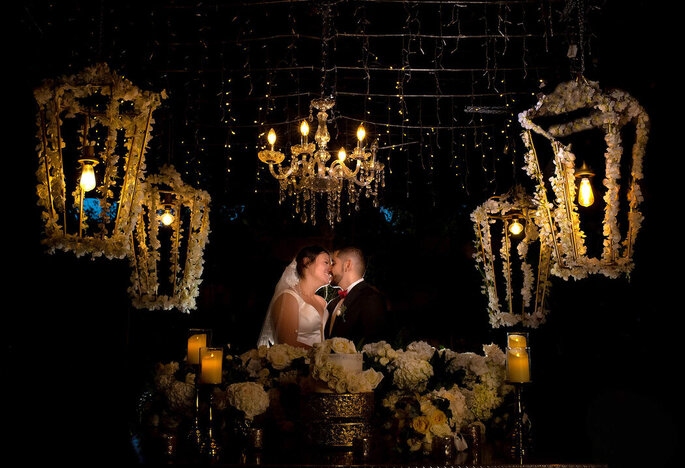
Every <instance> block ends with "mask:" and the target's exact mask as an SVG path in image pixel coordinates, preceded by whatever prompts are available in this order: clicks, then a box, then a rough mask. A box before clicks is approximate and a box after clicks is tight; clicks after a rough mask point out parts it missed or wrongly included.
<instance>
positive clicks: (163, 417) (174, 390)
mask: <svg viewBox="0 0 685 468" xmlns="http://www.w3.org/2000/svg"><path fill="white" fill-rule="evenodd" d="M194 397H195V374H194V373H192V372H187V371H185V370H184V369H182V368H181V365H180V364H179V363H178V362H176V361H171V362H169V363H161V362H160V363H157V364H156V365H155V369H154V374H153V377H152V383H151V385H150V387H149V389H147V390H146V391H144V392H143V394H142V396H141V398H140V400H139V402H138V419H139V421H138V422H139V424H140V425H141V427H140V429H141V430H143V431H144V432H149V431H154V432H160V433H174V432H176V431H177V430H178V429H179V427H180V426H181V425H182V424H183V422H184V421H187V420H189V419H190V418H191V417H192V414H193V408H194Z"/></svg>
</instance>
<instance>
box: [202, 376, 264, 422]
mask: <svg viewBox="0 0 685 468" xmlns="http://www.w3.org/2000/svg"><path fill="white" fill-rule="evenodd" d="M214 396H215V402H216V407H217V409H218V410H220V411H222V410H225V409H227V408H233V409H235V410H237V411H239V412H240V413H241V414H242V415H244V417H245V419H246V420H248V421H252V420H253V419H254V418H255V417H256V416H259V415H261V414H264V413H265V412H266V410H267V409H269V403H270V399H269V394H268V393H267V392H266V390H264V387H263V386H262V385H260V384H258V383H256V382H238V383H233V384H230V385H229V386H228V387H227V388H226V390H225V391H224V390H221V389H215V394H214Z"/></svg>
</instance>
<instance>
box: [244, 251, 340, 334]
mask: <svg viewBox="0 0 685 468" xmlns="http://www.w3.org/2000/svg"><path fill="white" fill-rule="evenodd" d="M298 282H299V278H298V277H297V273H296V271H295V262H294V261H293V262H292V263H291V264H290V265H288V266H287V267H286V269H285V271H284V272H283V275H281V279H280V280H279V281H278V284H276V289H275V291H274V295H273V297H272V298H271V302H270V303H269V308H268V310H267V312H266V317H265V319H264V324H263V325H262V331H261V333H260V334H259V339H258V340H257V346H262V345H264V346H272V345H274V344H278V333H276V330H277V324H276V323H274V319H273V313H272V309H273V307H274V303H275V302H276V299H278V298H279V297H281V296H282V295H283V294H290V295H291V296H293V297H294V298H295V299H296V300H297V305H298V324H297V341H298V342H299V343H303V344H306V345H309V346H313V345H314V344H315V343H321V342H322V341H323V333H324V331H323V330H324V326H325V324H326V321H327V320H328V311H327V310H326V309H324V314H323V316H321V315H320V314H319V311H318V310H316V307H314V306H313V305H311V304H309V303H308V302H306V301H305V300H304V299H303V298H302V296H300V295H299V294H298V293H297V291H296V290H295V285H297V283H298Z"/></svg>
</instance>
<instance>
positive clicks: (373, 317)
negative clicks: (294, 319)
mask: <svg viewBox="0 0 685 468" xmlns="http://www.w3.org/2000/svg"><path fill="white" fill-rule="evenodd" d="M331 260H332V264H331V276H332V279H331V284H332V285H333V286H339V287H340V288H341V289H340V290H339V291H338V297H336V298H334V299H333V300H331V301H330V302H329V303H328V306H327V307H328V313H329V319H328V323H326V329H325V334H326V336H327V337H342V338H347V339H349V340H351V341H353V342H354V343H355V344H357V345H359V344H360V343H364V344H365V343H373V342H376V341H380V340H389V339H390V337H389V336H386V335H387V334H388V328H387V325H388V324H387V317H386V315H387V307H386V302H385V298H384V297H383V295H382V294H381V293H380V292H379V291H378V290H377V289H376V288H374V287H373V286H371V285H370V284H368V283H367V282H366V281H364V272H365V271H366V260H365V258H364V255H363V253H362V251H361V250H360V249H358V248H356V247H345V248H343V249H340V250H336V251H335V252H333V256H332V258H331Z"/></svg>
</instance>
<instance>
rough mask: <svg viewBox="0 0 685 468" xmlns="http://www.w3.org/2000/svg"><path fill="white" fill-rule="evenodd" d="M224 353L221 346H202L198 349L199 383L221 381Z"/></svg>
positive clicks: (216, 382)
mask: <svg viewBox="0 0 685 468" xmlns="http://www.w3.org/2000/svg"><path fill="white" fill-rule="evenodd" d="M223 356H224V353H223V351H222V350H221V348H202V349H201V350H200V383H202V384H219V383H221V371H222V364H223Z"/></svg>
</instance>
